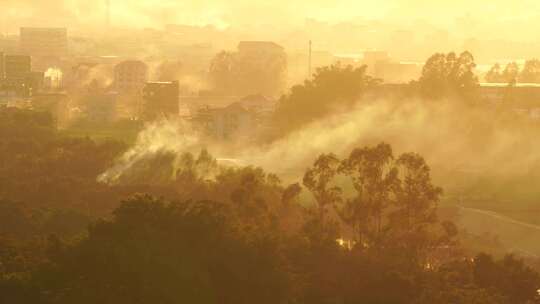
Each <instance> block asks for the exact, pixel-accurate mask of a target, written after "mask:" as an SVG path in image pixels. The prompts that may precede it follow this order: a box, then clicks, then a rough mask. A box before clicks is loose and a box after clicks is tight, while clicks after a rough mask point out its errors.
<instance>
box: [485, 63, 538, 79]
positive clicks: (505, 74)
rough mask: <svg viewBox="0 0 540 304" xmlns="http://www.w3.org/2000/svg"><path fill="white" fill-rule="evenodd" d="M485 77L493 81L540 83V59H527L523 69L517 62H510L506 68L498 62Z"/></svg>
mask: <svg viewBox="0 0 540 304" xmlns="http://www.w3.org/2000/svg"><path fill="white" fill-rule="evenodd" d="M485 79H486V81H487V82H492V83H509V84H515V83H540V60H538V59H529V60H527V61H525V64H524V65H523V68H522V69H521V70H520V68H519V65H518V64H517V63H516V62H510V63H508V64H507V65H506V66H505V68H504V70H502V67H501V65H500V64H498V63H496V64H495V65H493V67H491V69H490V70H489V71H488V72H487V73H486V76H485Z"/></svg>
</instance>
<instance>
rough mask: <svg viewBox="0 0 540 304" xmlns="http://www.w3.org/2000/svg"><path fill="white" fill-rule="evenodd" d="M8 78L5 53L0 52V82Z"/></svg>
mask: <svg viewBox="0 0 540 304" xmlns="http://www.w3.org/2000/svg"><path fill="white" fill-rule="evenodd" d="M5 77H6V72H5V66H4V53H2V52H0V80H1V79H4V78H5Z"/></svg>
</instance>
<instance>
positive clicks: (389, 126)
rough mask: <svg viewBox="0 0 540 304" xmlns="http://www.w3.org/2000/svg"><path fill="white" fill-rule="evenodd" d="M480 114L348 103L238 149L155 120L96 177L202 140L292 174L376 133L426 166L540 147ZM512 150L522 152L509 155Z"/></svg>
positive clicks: (110, 176)
mask: <svg viewBox="0 0 540 304" xmlns="http://www.w3.org/2000/svg"><path fill="white" fill-rule="evenodd" d="M486 114H490V112H489V111H486V110H485V109H481V110H475V109H471V108H467V107H463V106H459V105H457V104H456V103H453V102H450V101H448V102H442V103H431V104H429V103H425V102H420V101H409V102H395V101H375V102H361V103H359V104H358V106H357V107H356V108H355V109H353V110H349V111H344V112H339V113H337V114H335V115H332V116H330V117H328V118H326V119H322V120H320V121H317V122H314V123H312V124H310V125H308V126H306V127H305V128H303V129H301V130H299V131H296V132H293V133H291V134H290V135H288V136H286V137H284V138H282V139H280V140H278V141H276V142H273V143H272V144H268V145H246V144H244V145H243V146H242V147H241V149H237V148H232V147H233V146H234V145H231V144H228V143H223V142H209V141H207V140H203V139H201V137H200V136H198V135H197V134H196V133H195V132H194V131H193V130H192V129H191V128H190V127H189V125H188V124H187V123H186V122H182V121H175V120H169V121H160V122H157V123H153V124H150V125H148V126H147V127H146V128H145V130H144V131H142V132H141V134H140V135H139V137H138V139H137V141H136V143H135V145H134V146H133V147H132V148H131V149H130V150H129V151H128V152H127V153H126V154H125V155H123V156H122V157H121V158H120V159H119V160H118V161H117V163H116V165H115V166H114V167H112V168H111V169H109V170H108V171H107V172H105V173H103V174H102V175H101V176H100V177H99V180H100V181H102V182H109V183H110V182H115V181H116V180H117V179H118V178H119V177H121V176H122V175H123V174H126V172H129V170H130V169H131V168H132V167H133V166H136V165H137V164H138V163H139V162H141V161H144V160H148V159H150V158H152V157H155V156H156V155H157V153H162V152H168V153H173V154H174V155H177V157H180V156H181V155H182V154H183V153H185V152H192V153H193V152H195V153H196V152H197V151H198V150H200V149H202V148H207V149H208V150H209V152H210V153H211V154H212V155H214V156H215V157H217V158H218V159H228V160H229V161H231V160H234V161H236V162H237V163H239V164H242V165H254V166H259V167H262V168H264V169H266V170H267V171H270V172H273V173H277V174H279V175H281V176H283V177H291V178H298V177H299V176H301V175H302V174H303V172H304V171H305V169H306V168H307V167H308V166H309V164H310V163H311V162H312V161H313V160H314V159H315V158H316V157H317V156H318V155H319V154H322V153H329V152H333V153H335V154H337V155H339V156H342V157H344V156H346V154H347V153H349V152H350V151H351V150H352V149H353V148H355V147H361V146H365V145H374V144H377V143H379V142H382V141H384V142H387V143H389V144H391V145H392V146H393V147H394V149H395V151H396V154H398V153H402V152H411V151H413V152H418V153H420V154H421V155H423V156H424V157H425V158H426V159H427V161H428V162H429V163H430V164H431V165H432V166H434V167H436V168H444V170H462V171H483V172H488V171H489V172H491V173H493V172H500V173H501V174H508V173H509V172H516V171H522V170H526V169H527V168H530V166H531V165H532V164H537V163H539V159H540V158H539V156H538V154H537V153H536V151H538V149H540V147H539V146H538V145H530V144H529V146H528V147H527V146H524V145H523V144H524V143H526V142H527V141H528V140H530V139H531V134H528V133H526V132H521V131H520V130H518V129H516V128H515V127H514V128H510V129H509V128H506V127H503V126H502V125H500V126H499V125H498V122H497V121H496V119H495V117H494V116H491V117H490V116H488V115H486ZM486 126H487V127H486ZM236 146H238V145H236ZM518 151H519V152H520V153H521V156H520V157H515V156H514V157H512V156H513V155H515V153H516V152H518ZM493 164H497V166H494V165H493Z"/></svg>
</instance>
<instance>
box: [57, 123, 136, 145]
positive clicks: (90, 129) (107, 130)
mask: <svg viewBox="0 0 540 304" xmlns="http://www.w3.org/2000/svg"><path fill="white" fill-rule="evenodd" d="M142 128H143V124H142V123H140V122H135V121H121V122H115V123H103V124H98V123H88V122H86V123H78V124H75V125H72V126H70V127H68V128H66V129H63V130H60V134H61V135H63V136H65V137H89V138H91V139H93V140H95V141H98V142H99V141H104V140H109V139H113V140H117V141H121V142H124V143H126V144H128V145H131V144H133V143H135V140H136V139H137V135H138V134H139V132H140V131H141V130H142Z"/></svg>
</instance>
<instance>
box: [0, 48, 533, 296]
mask: <svg viewBox="0 0 540 304" xmlns="http://www.w3.org/2000/svg"><path fill="white" fill-rule="evenodd" d="M215 60H216V61H215V62H214V65H213V67H212V73H214V74H213V75H214V77H223V81H225V82H222V83H226V86H224V87H223V88H221V89H222V90H231V91H227V92H230V94H240V93H239V91H234V90H235V89H234V87H235V86H236V85H237V84H235V83H232V82H231V83H227V82H226V81H227V80H228V79H232V77H231V75H233V74H231V73H245V74H244V75H249V71H242V69H243V68H246V69H249V68H247V67H242V68H238V66H236V65H242V64H241V63H237V62H236V60H239V59H238V58H236V56H235V55H234V54H229V53H221V54H220V55H218V57H217V58H216V59H215ZM279 66H280V64H279V62H278V63H277V64H276V67H277V68H276V70H272V69H270V70H271V71H273V72H272V73H274V72H276V71H281V70H280V68H279ZM474 67H475V63H474V58H473V56H472V55H471V54H470V53H468V52H464V53H462V54H460V55H456V54H455V53H449V54H435V55H433V56H432V57H430V58H429V59H428V61H427V63H426V66H425V67H424V70H423V73H422V75H421V77H420V79H418V81H415V82H413V83H411V84H409V85H408V89H409V90H410V92H412V95H413V96H414V97H415V98H416V97H419V98H424V99H425V102H426V103H434V102H436V101H438V100H441V99H450V100H452V102H456V103H457V102H460V101H464V104H469V103H467V102H470V101H474V100H475V97H476V90H477V88H478V78H477V77H476V75H475V74H474V73H473V70H474ZM177 68H178V69H179V68H180V67H179V66H178V65H176V64H172V65H168V64H167V65H164V66H162V67H161V73H162V75H168V74H172V73H173V72H174V71H176V70H177ZM250 68H251V67H250ZM528 70H529V71H532V72H534V64H533V63H531V64H530V65H529V68H528ZM515 71H517V68H516V66H515V65H511V66H510V65H509V66H507V67H506V68H505V70H504V71H502V72H501V68H500V66H499V67H497V68H494V69H493V72H492V73H491V74H492V75H493V77H499V76H497V75H499V74H501V75H502V74H504V73H506V76H505V77H510V76H511V75H514V72H515ZM533 74H534V73H533ZM515 75H517V73H515ZM234 77H237V76H234ZM238 77H240V76H238ZM268 77H273V76H268ZM513 77H517V76H513ZM240 78H241V77H240ZM249 78H250V77H249V76H246V78H244V80H245V81H248V79H249ZM254 80H255V79H250V81H254ZM256 81H260V79H257V80H256ZM265 85H268V84H265ZM269 85H270V86H271V87H272V88H271V89H270V87H268V88H262V89H261V87H259V89H261V90H266V89H268V92H271V91H272V92H274V93H275V92H276V91H274V89H275V88H277V86H274V85H275V83H274V84H272V83H271V84H269ZM382 89H383V85H382V84H381V80H378V79H374V78H373V77H370V76H368V75H367V74H366V67H365V66H362V67H359V68H353V67H350V66H346V67H345V66H340V65H334V66H330V67H326V68H322V69H319V70H317V71H316V73H315V74H314V75H313V77H312V78H311V79H308V80H306V82H305V83H304V84H302V85H298V86H295V87H293V88H292V89H291V91H290V92H289V93H288V94H285V95H283V96H282V98H281V100H280V104H279V106H278V109H277V111H276V113H275V116H274V117H273V120H274V121H275V123H276V124H278V125H279V126H281V127H282V130H279V132H278V133H279V134H278V137H279V138H286V136H287V134H288V133H290V132H294V131H296V130H300V129H301V128H302V127H304V126H306V125H308V124H310V123H312V122H314V121H318V120H321V119H324V118H326V117H328V116H329V115H332V114H334V113H342V112H346V111H349V110H351V109H352V108H354V107H355V106H357V105H358V103H359V102H360V103H361V102H362V98H364V97H369V96H378V95H377V94H379V93H380V92H381V90H382ZM398 101H399V102H404V101H403V100H398ZM479 125H481V124H479ZM474 126H475V127H476V126H478V125H474ZM126 149H127V147H126V145H125V144H124V143H121V142H118V141H114V140H106V141H96V140H93V139H90V138H78V137H68V136H65V134H63V133H62V132H59V130H57V128H56V125H55V121H54V120H53V119H52V118H51V116H50V115H47V114H44V113H40V112H35V111H30V110H21V109H9V108H2V109H0V185H1V186H2V187H0V302H1V303H4V302H5V303H38V304H63V303H66V304H67V303H82V304H84V303H148V302H156V303H171V304H173V303H269V304H270V303H306V304H308V303H309V304H317V303H320V304H328V303H340V304H348V303H351V304H352V303H385V304H390V303H396V304H398V303H399V304H401V303H405V304H407V303H411V304H421V303H426V304H427V303H471V304H472V303H475V304H483V303H485V304H488V303H489V304H492V303H500V304H503V303H517V304H520V303H523V304H526V303H527V304H528V303H537V302H539V300H540V299H539V296H538V292H537V291H538V289H539V287H540V275H539V274H538V273H537V272H536V271H535V270H534V269H533V268H531V266H528V264H526V262H525V261H524V260H522V259H521V258H519V257H516V256H512V255H507V256H505V257H502V258H500V257H493V256H491V255H490V254H489V253H479V252H474V253H472V254H471V253H470V252H469V251H468V249H469V248H465V246H464V244H463V242H462V237H461V236H462V233H463V231H460V229H459V228H458V227H457V225H456V224H455V223H454V222H452V221H451V220H450V219H449V217H445V216H441V213H442V212H441V208H440V203H441V200H442V199H443V194H444V191H443V189H442V188H441V187H439V186H438V185H436V184H435V182H434V181H433V177H432V171H431V170H432V169H431V168H430V166H429V165H428V163H427V161H426V160H425V159H424V157H423V156H422V155H420V154H418V153H414V152H407V153H400V154H396V153H395V152H394V148H393V147H392V146H391V145H390V144H387V143H384V142H383V143H380V144H372V145H367V146H364V145H359V146H357V147H356V148H354V149H352V151H349V153H348V154H346V155H341V154H339V153H338V154H339V155H338V154H336V153H333V152H335V151H332V147H327V148H325V149H327V151H320V153H323V154H320V155H319V156H318V157H316V158H315V159H314V160H313V162H312V163H311V164H310V165H309V166H308V167H307V168H306V170H305V172H303V175H302V177H301V178H299V179H296V180H294V181H292V182H291V181H288V182H287V183H285V182H284V181H283V180H282V179H281V178H280V177H279V176H278V175H276V174H273V173H272V172H267V171H265V170H263V169H262V168H258V167H253V166H240V165H235V166H224V165H222V164H220V162H219V161H218V160H217V159H216V158H215V157H214V156H212V154H211V152H212V151H207V150H206V149H202V150H201V151H200V152H198V153H190V152H185V153H183V154H181V155H172V152H168V151H161V150H160V151H157V152H156V153H155V154H154V157H153V158H149V159H144V161H143V162H142V163H141V164H139V165H140V166H138V167H134V169H133V170H132V171H130V172H129V174H127V175H126V176H122V177H121V178H119V179H118V181H117V182H116V183H114V184H103V183H100V182H99V181H98V180H97V177H98V176H99V175H100V174H101V173H103V172H104V171H105V170H106V169H108V168H110V167H111V166H112V165H113V164H114V162H115V160H116V159H117V158H118V157H120V156H121V155H122V153H124V152H125V151H126ZM276 161H280V160H279V159H276ZM173 162H175V163H174V164H173Z"/></svg>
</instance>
